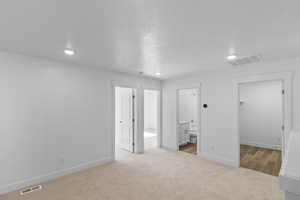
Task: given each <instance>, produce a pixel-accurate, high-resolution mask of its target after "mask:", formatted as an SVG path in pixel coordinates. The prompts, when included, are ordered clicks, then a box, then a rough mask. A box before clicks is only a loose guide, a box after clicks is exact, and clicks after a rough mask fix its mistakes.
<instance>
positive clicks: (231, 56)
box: [227, 54, 237, 61]
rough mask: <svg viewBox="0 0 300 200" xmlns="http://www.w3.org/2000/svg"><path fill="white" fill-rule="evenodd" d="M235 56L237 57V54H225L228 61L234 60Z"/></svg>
mask: <svg viewBox="0 0 300 200" xmlns="http://www.w3.org/2000/svg"><path fill="white" fill-rule="evenodd" d="M236 58H237V56H236V55H234V54H232V55H229V56H227V60H229V61H231V60H235V59H236Z"/></svg>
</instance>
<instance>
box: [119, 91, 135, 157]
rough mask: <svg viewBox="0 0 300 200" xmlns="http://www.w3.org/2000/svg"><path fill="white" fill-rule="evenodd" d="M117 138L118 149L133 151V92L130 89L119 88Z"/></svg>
mask: <svg viewBox="0 0 300 200" xmlns="http://www.w3.org/2000/svg"><path fill="white" fill-rule="evenodd" d="M119 102H120V104H119V122H118V123H119V128H118V130H119V136H120V147H121V148H122V149H124V150H126V151H129V152H133V151H134V143H133V142H134V91H133V89H131V88H119Z"/></svg>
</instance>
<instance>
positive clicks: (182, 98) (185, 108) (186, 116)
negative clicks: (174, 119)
mask: <svg viewBox="0 0 300 200" xmlns="http://www.w3.org/2000/svg"><path fill="white" fill-rule="evenodd" d="M197 93H198V91H197V89H181V90H179V92H178V105H179V122H191V121H194V123H197V121H198V116H197V101H198V97H197Z"/></svg>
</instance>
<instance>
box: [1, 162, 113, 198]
mask: <svg viewBox="0 0 300 200" xmlns="http://www.w3.org/2000/svg"><path fill="white" fill-rule="evenodd" d="M112 161H113V158H112V157H105V158H103V159H100V160H94V161H89V162H86V163H81V164H79V165H76V166H74V167H70V168H67V169H61V170H57V171H54V172H50V173H48V174H44V175H40V176H37V177H34V178H29V179H25V180H20V181H17V182H14V183H10V184H7V185H3V186H1V187H0V194H5V193H8V192H12V191H16V190H19V189H22V188H25V187H29V186H31V185H35V184H40V183H41V182H45V181H49V180H53V179H55V178H58V177H61V176H65V175H68V174H72V173H75V172H79V171H83V170H87V169H90V168H94V167H97V166H101V165H103V164H106V163H109V162H112Z"/></svg>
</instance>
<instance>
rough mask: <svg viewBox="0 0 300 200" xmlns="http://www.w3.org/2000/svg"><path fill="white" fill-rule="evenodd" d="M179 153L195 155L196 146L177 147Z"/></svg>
mask: <svg viewBox="0 0 300 200" xmlns="http://www.w3.org/2000/svg"><path fill="white" fill-rule="evenodd" d="M179 151H184V152H186V153H191V154H194V155H197V144H185V145H180V146H179Z"/></svg>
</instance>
